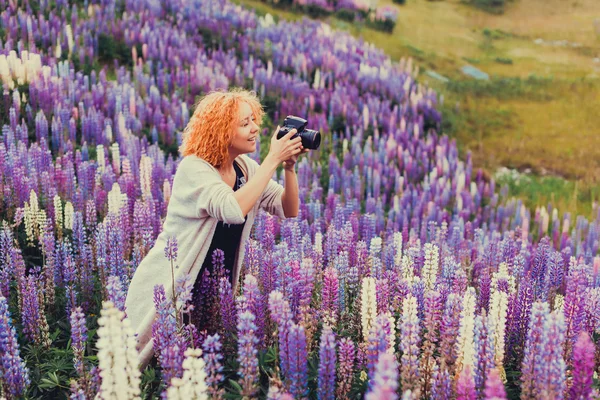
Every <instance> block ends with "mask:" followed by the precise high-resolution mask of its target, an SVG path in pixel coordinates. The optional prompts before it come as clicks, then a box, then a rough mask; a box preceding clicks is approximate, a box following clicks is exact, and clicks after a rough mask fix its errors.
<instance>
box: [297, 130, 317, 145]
mask: <svg viewBox="0 0 600 400" xmlns="http://www.w3.org/2000/svg"><path fill="white" fill-rule="evenodd" d="M300 137H301V138H302V146H303V147H305V148H307V149H311V150H316V149H318V148H319V146H320V145H321V132H319V131H314V130H312V129H305V130H304V131H303V132H302V133H301V134H300Z"/></svg>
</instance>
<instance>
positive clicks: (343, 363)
mask: <svg viewBox="0 0 600 400" xmlns="http://www.w3.org/2000/svg"><path fill="white" fill-rule="evenodd" d="M355 358H356V347H355V346H354V342H353V341H352V339H349V338H343V339H341V340H340V345H339V352H338V376H337V382H338V386H337V391H336V392H335V393H336V396H337V398H345V397H346V396H348V393H349V392H350V389H351V388H352V378H353V374H354V359H355Z"/></svg>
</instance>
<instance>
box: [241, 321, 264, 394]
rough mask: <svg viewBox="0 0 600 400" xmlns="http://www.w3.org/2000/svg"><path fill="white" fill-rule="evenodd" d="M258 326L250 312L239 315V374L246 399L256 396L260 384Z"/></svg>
mask: <svg viewBox="0 0 600 400" xmlns="http://www.w3.org/2000/svg"><path fill="white" fill-rule="evenodd" d="M255 330H256V325H255V324H254V314H252V313H251V312H250V311H243V312H241V313H239V314H238V324H237V331H238V358H237V359H238V362H239V363H240V367H239V374H240V377H241V378H242V381H241V386H242V393H241V394H242V395H243V396H246V397H250V398H251V397H252V396H254V394H255V392H256V386H257V384H258V378H259V376H258V358H257V354H258V351H257V350H256V345H257V344H258V339H257V338H256V335H255V334H254V331H255Z"/></svg>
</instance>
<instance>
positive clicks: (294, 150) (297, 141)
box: [267, 126, 302, 165]
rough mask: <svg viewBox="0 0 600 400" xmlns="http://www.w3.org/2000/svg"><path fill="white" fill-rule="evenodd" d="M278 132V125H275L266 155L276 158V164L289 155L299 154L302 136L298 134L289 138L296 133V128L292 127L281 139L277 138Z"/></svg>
mask: <svg viewBox="0 0 600 400" xmlns="http://www.w3.org/2000/svg"><path fill="white" fill-rule="evenodd" d="M278 132H279V126H277V129H275V133H273V136H272V137H271V147H270V148H269V154H268V155H267V157H272V158H273V159H275V160H277V164H278V165H279V164H280V163H282V162H283V161H285V160H287V159H289V158H290V157H291V156H294V155H296V154H299V153H300V152H301V151H302V138H301V137H300V136H298V137H295V138H294V139H291V140H290V138H291V137H292V136H294V135H295V134H296V132H297V131H296V129H292V130H291V131H289V132H288V133H287V134H286V135H285V136H283V137H282V138H281V139H277V133H278Z"/></svg>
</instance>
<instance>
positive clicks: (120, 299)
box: [106, 276, 127, 316]
mask: <svg viewBox="0 0 600 400" xmlns="http://www.w3.org/2000/svg"><path fill="white" fill-rule="evenodd" d="M106 291H107V292H108V300H110V301H112V302H113V304H114V305H115V307H116V308H118V309H119V310H121V311H123V312H125V313H126V310H125V299H126V298H127V293H126V292H125V290H123V283H122V281H121V279H120V278H119V277H118V276H109V277H108V279H107V285H106ZM125 316H127V314H125Z"/></svg>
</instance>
